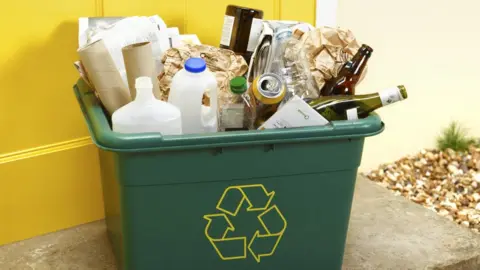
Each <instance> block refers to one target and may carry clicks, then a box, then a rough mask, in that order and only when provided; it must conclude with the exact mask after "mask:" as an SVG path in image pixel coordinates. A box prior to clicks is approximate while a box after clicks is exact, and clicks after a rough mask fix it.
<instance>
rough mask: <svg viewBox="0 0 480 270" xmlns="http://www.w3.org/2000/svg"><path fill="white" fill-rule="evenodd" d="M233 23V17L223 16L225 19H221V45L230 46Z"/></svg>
mask: <svg viewBox="0 0 480 270" xmlns="http://www.w3.org/2000/svg"><path fill="white" fill-rule="evenodd" d="M234 23H235V17H233V16H229V15H225V17H224V18H223V29H222V38H221V39H220V44H221V45H224V46H230V41H231V39H232V32H233V24H234Z"/></svg>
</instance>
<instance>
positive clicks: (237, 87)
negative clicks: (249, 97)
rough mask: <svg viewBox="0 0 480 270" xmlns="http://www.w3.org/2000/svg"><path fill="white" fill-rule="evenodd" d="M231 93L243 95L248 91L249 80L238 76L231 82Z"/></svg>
mask: <svg viewBox="0 0 480 270" xmlns="http://www.w3.org/2000/svg"><path fill="white" fill-rule="evenodd" d="M230 91H232V93H234V94H237V95H241V94H243V93H245V92H246V91H247V80H246V79H245V77H241V76H237V77H235V78H233V79H231V80H230Z"/></svg>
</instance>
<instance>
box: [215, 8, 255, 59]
mask: <svg viewBox="0 0 480 270" xmlns="http://www.w3.org/2000/svg"><path fill="white" fill-rule="evenodd" d="M262 29H263V11H261V10H258V9H253V8H246V7H240V6H235V5H228V6H227V9H226V11H225V17H224V19H223V29H222V38H221V40H220V48H222V49H229V50H232V51H233V52H235V53H236V54H238V55H241V56H243V58H244V59H245V61H247V64H250V58H251V57H252V54H253V51H254V50H255V47H256V46H257V44H258V39H259V37H260V34H261V32H262Z"/></svg>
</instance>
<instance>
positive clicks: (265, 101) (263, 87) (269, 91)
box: [250, 73, 286, 128]
mask: <svg viewBox="0 0 480 270" xmlns="http://www.w3.org/2000/svg"><path fill="white" fill-rule="evenodd" d="M250 90H251V91H250V93H251V95H252V100H253V106H254V108H255V115H254V118H255V120H254V127H255V128H258V127H260V126H261V125H262V124H263V122H265V121H267V120H268V118H270V117H271V116H272V115H273V114H274V113H275V112H276V111H277V108H278V105H279V104H280V102H282V100H283V99H284V97H285V94H286V88H285V82H284V81H283V79H282V77H280V76H279V75H277V74H274V73H265V74H263V75H261V76H258V77H257V78H255V80H254V81H253V83H252V85H251V87H250Z"/></svg>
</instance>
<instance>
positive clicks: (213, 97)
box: [200, 71, 218, 127]
mask: <svg viewBox="0 0 480 270" xmlns="http://www.w3.org/2000/svg"><path fill="white" fill-rule="evenodd" d="M208 72H209V71H208ZM212 78H213V80H210V79H209V80H208V81H207V83H206V87H205V89H209V90H210V112H209V113H208V114H207V115H206V116H205V117H200V118H201V122H202V126H203V127H207V123H205V118H206V119H208V120H210V119H215V118H216V117H217V110H218V89H217V88H218V87H217V80H216V79H215V75H214V76H213V77H212Z"/></svg>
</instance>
